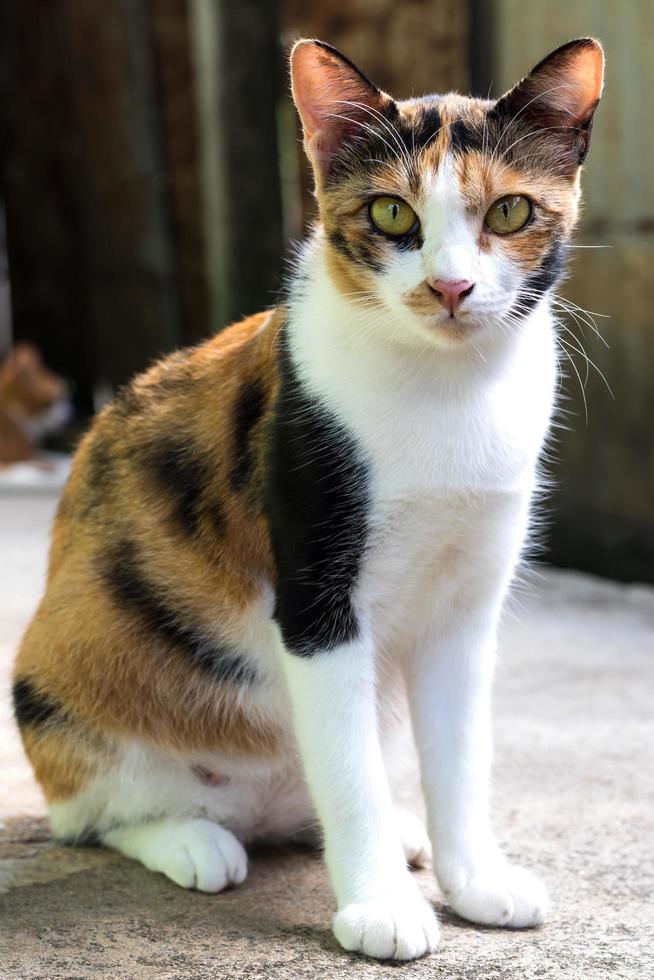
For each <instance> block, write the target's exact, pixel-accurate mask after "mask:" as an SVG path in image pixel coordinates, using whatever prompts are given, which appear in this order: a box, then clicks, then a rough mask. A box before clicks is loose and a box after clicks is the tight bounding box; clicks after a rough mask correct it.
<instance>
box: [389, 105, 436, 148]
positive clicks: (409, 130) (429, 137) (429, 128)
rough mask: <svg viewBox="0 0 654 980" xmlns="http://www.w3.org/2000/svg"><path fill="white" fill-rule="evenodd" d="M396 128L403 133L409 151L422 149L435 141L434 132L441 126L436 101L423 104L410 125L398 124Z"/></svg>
mask: <svg viewBox="0 0 654 980" xmlns="http://www.w3.org/2000/svg"><path fill="white" fill-rule="evenodd" d="M425 101H426V100H425ZM398 128H399V130H400V132H401V133H403V134H404V136H403V138H404V144H405V146H406V148H407V150H409V152H410V153H413V150H414V149H415V151H416V152H420V151H421V150H424V149H425V147H426V146H428V145H431V144H432V143H434V142H435V141H436V134H437V133H438V131H439V129H440V128H441V115H440V112H439V111H438V105H437V104H436V103H432V104H428V105H425V107H424V108H423V109H422V110H421V112H420V113H419V114H418V115H417V116H416V118H415V120H414V122H413V125H412V126H410V127H407V126H406V125H400V126H398Z"/></svg>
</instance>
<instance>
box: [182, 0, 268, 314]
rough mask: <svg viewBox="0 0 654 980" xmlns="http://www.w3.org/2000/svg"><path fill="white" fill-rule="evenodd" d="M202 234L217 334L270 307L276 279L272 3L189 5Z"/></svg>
mask: <svg viewBox="0 0 654 980" xmlns="http://www.w3.org/2000/svg"><path fill="white" fill-rule="evenodd" d="M191 11H192V25H193V49H194V54H195V60H196V80H197V85H198V90H197V97H198V113H199V119H200V126H199V130H200V145H201V159H202V182H203V183H202V186H203V201H204V217H205V222H204V234H205V243H206V259H207V278H208V286H209V293H210V308H211V313H212V318H213V321H214V323H215V325H216V326H217V327H221V326H224V325H225V324H227V323H229V322H231V321H232V320H234V319H237V318H239V317H242V316H245V315H247V314H248V313H252V312H254V311H256V310H259V309H262V308H264V307H266V306H269V305H270V304H272V303H274V302H275V300H276V297H277V293H278V289H279V285H280V279H281V253H282V241H283V236H282V212H281V191H280V176H279V160H278V151H277V124H276V114H277V102H278V96H279V92H278V86H277V78H278V71H279V44H278V34H277V19H276V3H274V2H273V0H239V3H231V2H229V0H191Z"/></svg>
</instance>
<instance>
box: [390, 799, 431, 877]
mask: <svg viewBox="0 0 654 980" xmlns="http://www.w3.org/2000/svg"><path fill="white" fill-rule="evenodd" d="M395 816H396V819H397V825H398V829H399V833H400V839H401V841H402V847H403V848H404V856H405V858H406V860H407V864H410V865H411V867H412V868H426V867H428V866H429V865H430V864H431V842H430V840H429V837H428V836H427V831H426V830H425V826H424V824H423V822H422V820H419V819H418V817H416V816H415V814H413V813H411V811H410V810H401V809H397V810H396V811H395Z"/></svg>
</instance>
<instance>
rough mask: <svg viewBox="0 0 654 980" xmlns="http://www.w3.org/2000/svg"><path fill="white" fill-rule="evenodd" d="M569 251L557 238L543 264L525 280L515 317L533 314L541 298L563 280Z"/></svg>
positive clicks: (516, 305) (514, 312)
mask: <svg viewBox="0 0 654 980" xmlns="http://www.w3.org/2000/svg"><path fill="white" fill-rule="evenodd" d="M567 255H568V249H567V246H566V245H565V243H564V242H563V241H562V240H561V239H560V238H555V239H554V241H553V242H552V244H551V246H550V250H549V252H546V253H545V255H544V257H543V260H542V262H541V264H540V265H539V266H538V268H537V269H534V271H533V272H530V273H529V275H528V276H527V278H526V279H525V283H524V287H523V289H524V290H525V293H524V294H522V295H518V299H517V300H516V303H515V305H514V307H513V309H512V310H511V314H512V315H513V316H518V317H520V316H526V314H527V313H531V311H532V310H533V309H534V307H535V306H536V305H537V304H538V302H539V300H540V298H541V297H542V296H543V295H544V294H545V293H546V292H547V290H548V289H551V288H552V286H554V285H555V284H556V283H557V282H558V280H559V279H560V278H561V276H562V275H563V273H564V271H565V264H566V259H567Z"/></svg>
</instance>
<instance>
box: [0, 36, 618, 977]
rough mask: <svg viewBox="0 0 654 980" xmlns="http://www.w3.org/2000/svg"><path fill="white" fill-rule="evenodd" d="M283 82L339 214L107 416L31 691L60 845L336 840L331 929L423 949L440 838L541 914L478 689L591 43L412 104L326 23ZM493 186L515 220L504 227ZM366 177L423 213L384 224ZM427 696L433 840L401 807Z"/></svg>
mask: <svg viewBox="0 0 654 980" xmlns="http://www.w3.org/2000/svg"><path fill="white" fill-rule="evenodd" d="M292 70H293V92H294V97H295V101H296V104H297V106H298V110H299V113H300V116H301V118H302V123H303V126H304V136H305V146H306V149H307V153H308V155H309V157H310V159H311V162H312V164H313V169H314V174H315V181H316V195H317V198H318V203H319V206H320V218H321V220H320V222H319V224H318V225H317V227H316V228H315V230H314V232H313V234H312V236H311V238H310V239H309V241H308V242H307V243H306V245H305V247H304V249H303V251H302V254H301V257H300V259H299V262H298V265H297V268H296V271H295V273H294V276H293V280H292V283H291V286H290V291H289V296H288V302H287V303H286V305H284V306H279V307H277V308H276V309H273V310H271V311H268V312H265V313H261V314H259V315H256V316H253V317H250V318H248V319H246V320H244V321H243V322H241V323H237V324H235V325H234V326H232V327H230V328H229V329H227V330H225V331H224V332H223V333H221V334H219V335H218V336H216V337H215V338H213V339H211V340H209V341H207V342H206V343H204V344H202V345H200V346H198V347H196V348H193V349H190V350H186V351H181V352H179V353H176V354H174V355H172V356H170V357H168V358H166V359H164V360H162V361H161V362H159V363H158V364H156V365H155V366H154V367H152V368H151V369H150V370H149V371H147V372H146V373H145V374H143V375H141V376H140V377H137V378H136V379H135V380H134V381H133V382H132V383H131V384H130V385H129V386H128V387H127V388H125V389H124V390H123V391H121V392H120V393H119V394H118V395H117V397H116V398H115V399H114V401H113V402H112V403H111V404H110V405H109V406H108V407H107V408H105V409H104V411H103V412H102V413H101V414H100V415H99V417H98V418H97V419H96V421H95V422H94V424H93V426H92V428H91V431H90V432H89V433H88V435H87V436H86V438H85V439H84V440H83V441H82V443H81V445H80V447H79V450H78V452H77V455H76V458H75V461H74V465H73V469H72V474H71V477H70V480H69V483H68V485H67V487H66V489H65V491H64V494H63V496H62V499H61V504H60V507H59V511H58V514H57V518H56V521H55V526H54V530H53V538H52V548H51V554H50V567H49V573H48V580H47V585H46V590H45V594H44V597H43V599H42V602H41V604H40V606H39V609H38V611H37V612H36V614H35V616H34V619H33V620H32V622H31V624H30V626H29V628H28V630H27V632H26V634H25V637H24V640H23V643H22V646H21V649H20V652H19V656H18V659H17V662H16V668H15V686H14V700H15V713H16V720H17V722H18V725H19V726H20V729H21V733H22V736H23V740H24V743H25V747H26V749H27V752H28V754H29V757H30V759H31V761H32V764H33V767H34V771H35V773H36V776H37V778H38V779H39V781H40V783H41V785H42V787H43V789H44V792H45V795H46V797H47V800H48V804H49V807H50V816H51V821H52V826H53V829H54V832H55V834H56V835H57V836H58V837H60V838H61V839H64V840H68V841H71V842H76V841H77V842H81V841H87V840H91V839H97V840H99V841H100V842H102V843H104V844H106V845H108V846H110V847H115V848H117V849H118V850H120V851H122V852H123V853H125V854H127V855H128V856H130V857H133V858H135V859H137V860H139V861H141V862H142V863H143V864H144V865H145V866H146V867H148V868H150V869H152V870H154V871H159V872H162V873H164V874H166V875H167V876H168V877H169V878H171V879H172V880H173V881H175V882H177V883H178V884H180V885H183V886H185V887H197V888H199V889H201V890H204V891H220V890H221V889H222V888H224V887H225V886H226V885H228V884H238V883H239V882H241V881H242V880H243V878H244V877H245V874H246V871H247V859H246V852H245V850H244V845H246V844H247V843H248V842H250V841H254V840H259V839H266V840H271V839H273V840H274V839H285V838H289V837H293V836H305V837H306V836H307V835H309V836H315V834H316V831H318V832H320V833H322V836H323V840H324V848H325V860H326V862H327V866H328V869H329V872H330V876H331V880H332V883H333V887H334V892H335V895H336V902H337V914H336V918H335V920H334V930H335V933H336V936H337V938H338V940H339V941H340V942H341V944H342V945H343V946H344V947H345V948H347V949H353V950H360V951H362V952H364V953H367V954H369V955H371V956H376V957H380V958H396V959H410V958H414V957H416V956H420V955H423V954H424V953H425V952H428V951H431V950H433V949H434V948H435V946H436V945H437V942H438V925H437V922H436V919H435V917H434V914H433V911H432V910H431V908H430V907H429V905H428V904H427V903H426V902H425V901H424V899H423V898H422V897H421V895H420V893H419V891H418V889H417V887H416V885H415V883H414V881H413V879H412V878H411V876H410V875H409V873H408V870H407V862H409V863H415V864H421V863H424V862H426V861H428V860H429V856H430V854H431V852H432V849H433V866H434V871H435V874H436V876H437V878H438V881H439V884H440V886H441V888H442V889H443V891H444V892H445V894H446V896H447V897H448V900H449V901H450V903H451V904H452V906H453V907H454V909H455V910H456V911H458V912H459V913H460V914H461V915H463V916H464V917H467V918H469V919H471V920H472V921H475V922H481V923H485V924H491V925H508V926H513V927H520V926H527V925H534V924H537V923H539V922H540V921H542V919H543V918H544V915H545V912H546V907H547V897H546V893H545V891H544V888H543V886H542V885H541V884H540V883H539V882H538V881H537V879H535V878H534V877H533V876H532V875H530V874H529V873H528V872H526V871H524V870H523V869H521V868H519V867H516V866H513V865H511V864H509V862H508V861H507V860H506V859H505V858H504V856H503V855H502V853H501V852H500V850H499V848H498V846H497V844H496V843H495V839H494V837H493V834H492V831H491V827H490V818H489V813H488V809H489V808H488V779H489V768H490V741H491V737H490V709H489V697H490V695H489V692H490V679H491V676H492V665H493V659H494V637H495V632H496V627H497V622H498V619H499V616H500V612H501V608H502V604H503V601H504V597H505V594H506V592H507V589H508V587H509V584H510V581H511V578H512V576H513V573H514V569H515V567H516V565H517V563H518V561H519V558H520V554H521V548H522V545H523V541H524V539H525V535H526V533H527V529H528V521H529V509H530V502H531V499H532V496H533V493H534V490H535V489H536V486H537V461H538V456H539V453H540V450H541V447H542V445H543V440H544V438H545V436H546V432H547V427H548V423H549V419H550V415H551V411H552V402H553V391H554V387H555V382H556V358H555V353H554V352H555V346H554V337H553V328H552V318H551V314H550V310H549V295H550V291H551V290H552V288H553V287H554V286H555V285H556V283H557V282H558V281H559V279H560V277H561V275H562V273H563V270H564V264H565V255H566V248H567V245H568V242H569V240H570V236H571V233H572V230H573V227H574V223H575V220H576V216H577V209H578V200H579V168H580V164H581V162H582V161H583V159H584V157H585V155H586V152H587V148H588V141H589V135H590V127H591V121H592V115H593V111H594V109H595V106H596V104H597V100H598V99H599V95H600V91H601V78H602V54H601V48H600V47H599V45H598V44H597V42H596V41H593V40H590V39H581V40H579V41H576V42H571V43H570V44H568V45H565V46H564V47H563V48H561V49H559V50H558V51H557V52H554V54H552V55H550V56H549V58H547V59H545V61H544V62H542V63H541V65H539V66H537V68H536V69H534V71H533V72H532V73H531V74H530V75H529V76H528V77H527V78H526V79H524V80H523V81H522V82H520V83H519V84H518V85H517V86H516V87H515V88H514V89H513V90H511V91H510V92H508V93H507V94H506V95H505V96H503V97H502V98H501V99H499V100H498V101H496V102H491V101H483V100H477V99H467V98H464V97H462V96H460V95H456V94H450V95H445V96H430V97H426V98H422V99H414V100H411V101H408V102H396V101H394V100H393V99H392V98H391V97H390V96H388V95H386V94H385V93H383V92H381V91H380V90H379V89H377V88H376V87H375V86H374V85H373V84H372V83H371V82H369V81H368V80H367V79H366V78H365V77H364V76H363V75H362V74H361V73H360V72H359V70H358V69H357V68H356V67H355V66H354V65H352V64H351V63H350V62H349V61H348V60H347V59H346V58H345V57H344V56H342V55H340V54H339V53H338V52H336V51H335V50H334V49H332V48H330V47H329V46H328V45H325V44H323V43H321V42H317V41H303V42H299V43H298V44H297V45H296V47H295V49H294V53H293V59H292ZM507 195H508V196H511V195H513V196H515V195H518V196H520V197H525V198H527V199H528V201H529V202H530V204H529V208H530V210H529V219H528V221H527V222H526V223H525V224H524V226H522V227H521V228H520V229H518V230H516V231H512V232H511V233H510V234H502V235H499V234H495V233H493V232H492V230H491V228H490V227H489V225H488V224H487V222H486V220H485V216H486V214H487V212H488V211H489V208H490V207H491V206H492V205H493V204H494V202H495V201H497V200H498V199H502V198H504V197H505V196H507ZM377 197H391V198H393V199H399V200H400V201H402V202H405V203H406V204H407V205H409V206H410V208H411V209H412V210H413V212H414V214H415V216H416V222H415V225H414V227H412V228H411V229H410V230H409V231H408V232H405V233H404V234H402V235H399V236H394V235H390V234H387V233H384V232H381V231H380V229H379V227H377V226H376V225H375V223H374V222H373V220H372V218H371V204H372V202H373V201H374V200H375V199H376V198H377ZM460 283H464V284H465V287H466V288H465V290H463V291H462V290H459V292H458V293H457V292H456V289H455V287H456V286H457V285H458V284H460ZM448 290H450V292H448ZM452 290H454V292H452ZM459 293H460V294H461V295H459ZM452 296H454V297H455V299H452V298H451V297H452ZM447 297H450V298H449V299H446V298H447ZM409 717H411V719H412V727H413V731H414V733H415V738H416V743H417V749H418V757H419V760H420V770H421V779H422V787H423V791H424V796H425V803H426V809H427V817H428V828H427V833H426V832H425V830H424V829H423V827H422V825H421V824H420V823H419V822H418V821H417V820H416V819H415V817H412V816H411V814H407V813H406V812H403V811H402V810H401V809H399V808H398V802H399V799H400V796H401V790H402V785H403V781H404V780H405V778H406V776H407V773H408V771H409V769H410V750H409V749H407V744H408V743H407V732H408V730H409Z"/></svg>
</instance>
